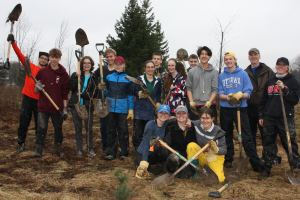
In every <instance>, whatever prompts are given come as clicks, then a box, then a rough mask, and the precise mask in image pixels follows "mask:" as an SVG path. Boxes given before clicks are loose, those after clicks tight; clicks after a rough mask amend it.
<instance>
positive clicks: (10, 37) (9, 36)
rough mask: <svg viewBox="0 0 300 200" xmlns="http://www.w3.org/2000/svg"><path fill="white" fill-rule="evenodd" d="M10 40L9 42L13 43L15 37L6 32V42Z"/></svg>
mask: <svg viewBox="0 0 300 200" xmlns="http://www.w3.org/2000/svg"><path fill="white" fill-rule="evenodd" d="M9 41H11V44H13V43H15V38H14V35H13V34H8V36H7V42H9Z"/></svg>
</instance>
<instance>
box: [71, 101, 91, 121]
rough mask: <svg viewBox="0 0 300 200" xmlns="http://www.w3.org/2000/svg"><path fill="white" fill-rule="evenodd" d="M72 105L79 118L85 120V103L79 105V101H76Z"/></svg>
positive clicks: (86, 114) (86, 116) (86, 115)
mask: <svg viewBox="0 0 300 200" xmlns="http://www.w3.org/2000/svg"><path fill="white" fill-rule="evenodd" d="M74 106H75V109H76V111H77V113H78V115H79V117H80V119H82V120H86V119H87V118H88V117H89V115H88V113H87V110H86V107H85V105H80V102H78V103H76V104H74Z"/></svg>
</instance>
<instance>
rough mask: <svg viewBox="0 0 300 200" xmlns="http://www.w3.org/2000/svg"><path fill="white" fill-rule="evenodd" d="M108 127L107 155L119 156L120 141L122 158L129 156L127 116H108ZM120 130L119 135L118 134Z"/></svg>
mask: <svg viewBox="0 0 300 200" xmlns="http://www.w3.org/2000/svg"><path fill="white" fill-rule="evenodd" d="M106 126H107V155H113V156H116V155H117V151H118V140H117V137H119V144H120V147H121V152H120V156H128V153H129V133H128V125H127V114H124V113H115V112H110V113H109V114H108V115H107V116H106ZM117 129H118V134H117Z"/></svg>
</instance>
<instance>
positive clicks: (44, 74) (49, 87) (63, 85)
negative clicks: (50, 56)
mask: <svg viewBox="0 0 300 200" xmlns="http://www.w3.org/2000/svg"><path fill="white" fill-rule="evenodd" d="M36 79H37V80H40V81H41V82H42V84H43V85H45V87H44V89H45V91H46V92H47V93H48V95H49V96H50V97H51V98H52V100H53V101H54V103H55V104H56V105H57V106H58V107H59V109H60V110H63V108H64V105H63V100H68V94H69V75H68V73H67V72H66V69H65V68H64V67H63V66H62V65H61V64H58V69H56V70H53V69H52V68H51V63H50V64H49V65H48V66H47V67H45V68H43V69H40V71H39V72H38V73H37V75H36ZM38 111H39V112H45V113H53V114H59V112H58V111H57V110H56V109H55V107H54V106H53V105H52V103H51V102H50V101H49V100H48V98H47V97H46V95H45V94H44V93H43V92H42V91H41V92H40V98H39V101H38Z"/></svg>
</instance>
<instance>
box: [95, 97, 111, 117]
mask: <svg viewBox="0 0 300 200" xmlns="http://www.w3.org/2000/svg"><path fill="white" fill-rule="evenodd" d="M109 110H110V99H105V101H104V103H102V100H101V99H97V100H96V113H97V115H98V116H99V117H101V118H104V117H106V116H107V115H108V113H109Z"/></svg>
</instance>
